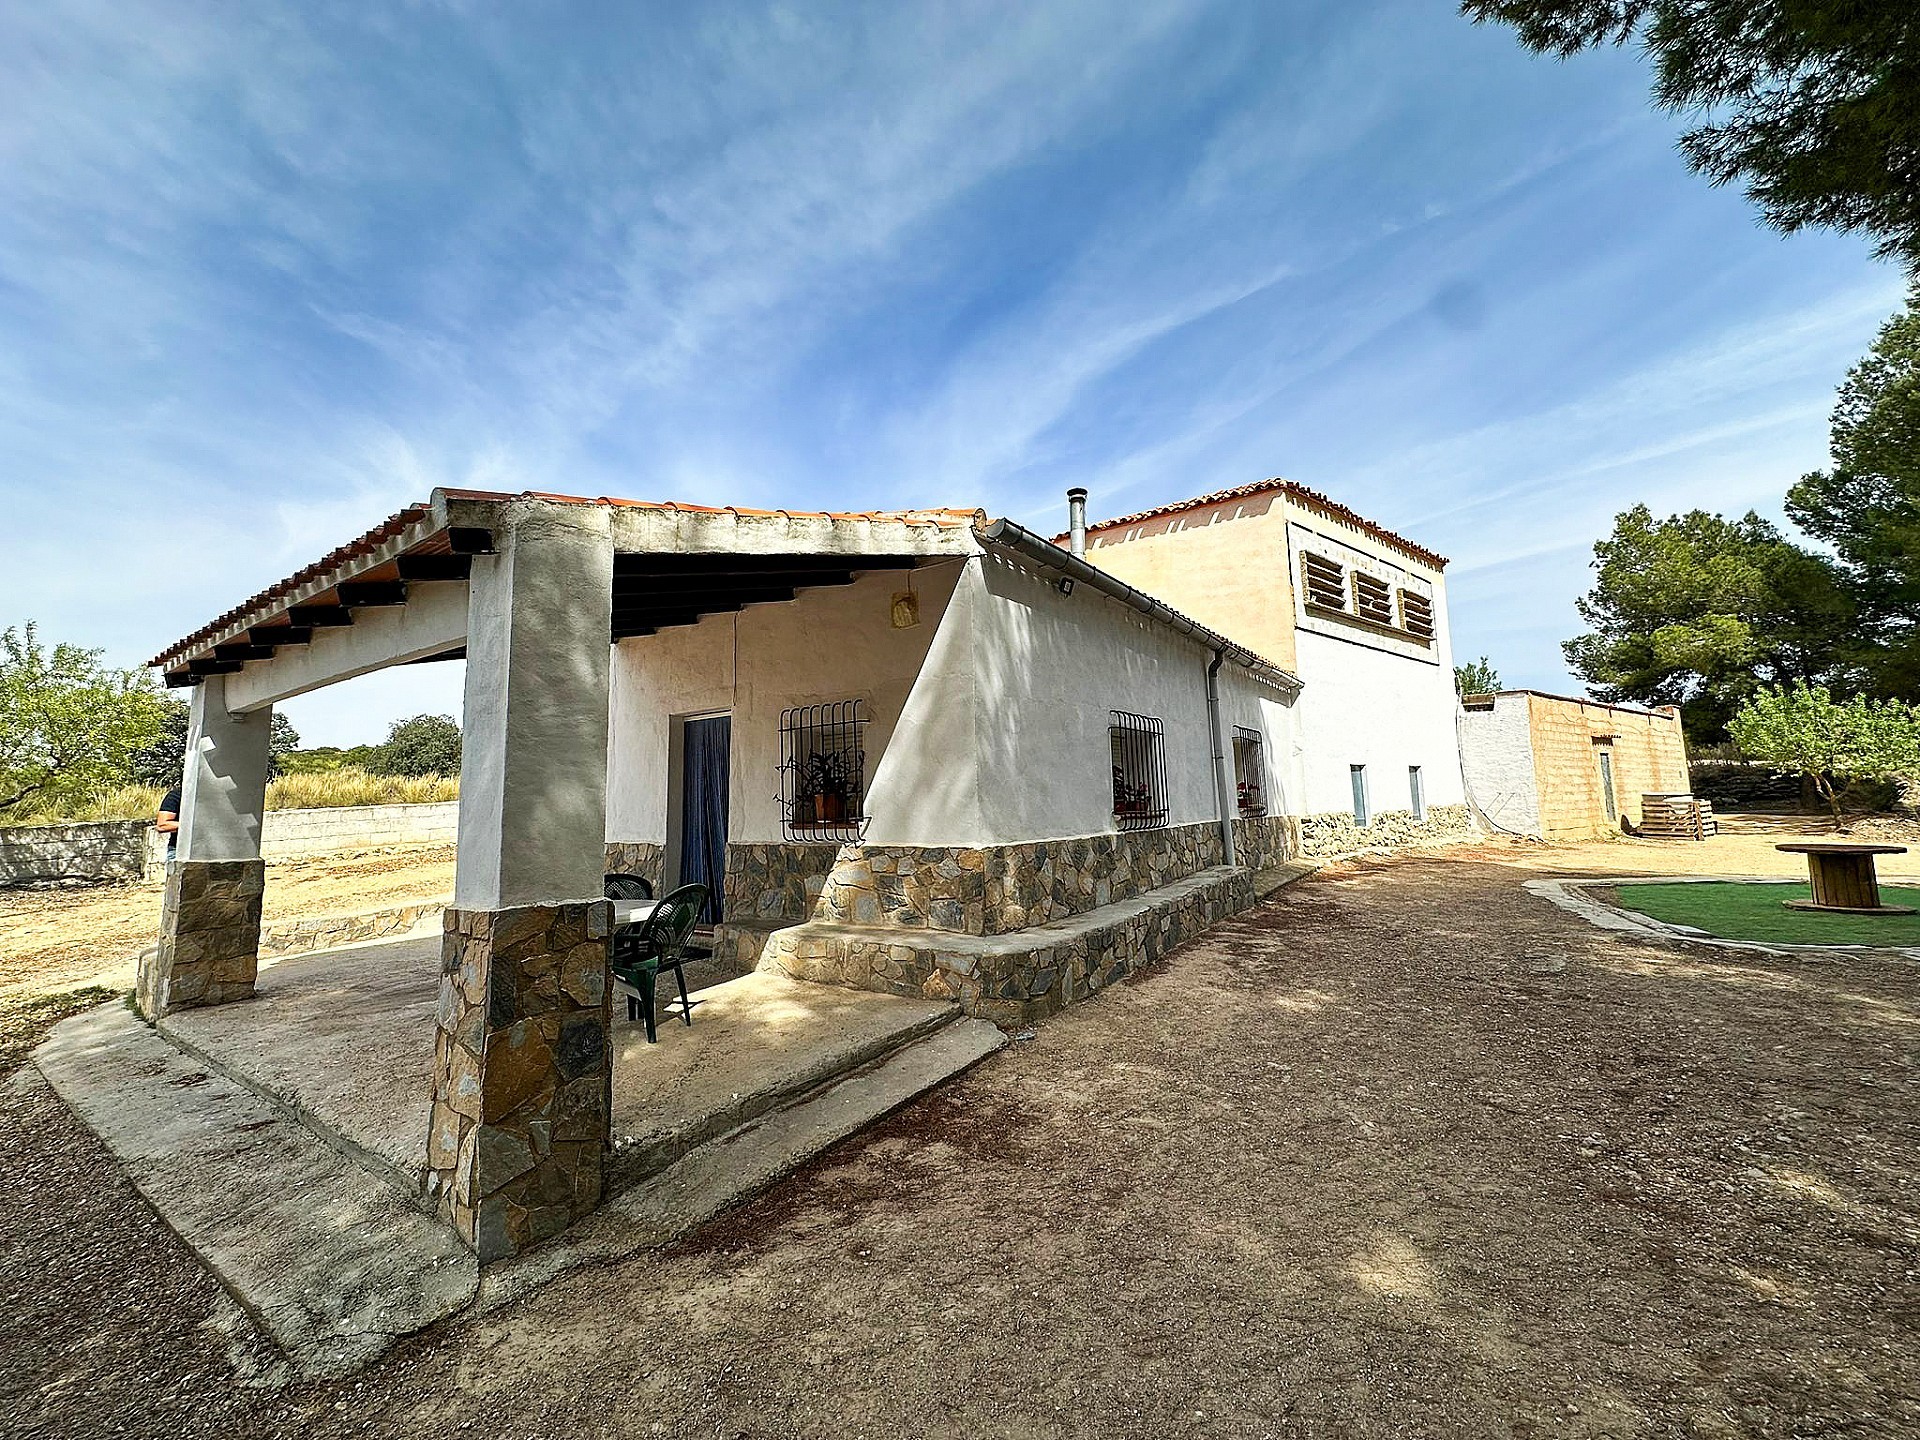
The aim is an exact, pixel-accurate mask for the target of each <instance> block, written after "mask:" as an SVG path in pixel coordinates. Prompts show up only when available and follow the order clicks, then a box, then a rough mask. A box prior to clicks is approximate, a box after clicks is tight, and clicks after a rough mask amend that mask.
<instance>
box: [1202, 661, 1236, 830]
mask: <svg viewBox="0 0 1920 1440" xmlns="http://www.w3.org/2000/svg"><path fill="white" fill-rule="evenodd" d="M1226 661H1227V652H1226V651H1224V650H1215V651H1214V652H1213V663H1212V664H1211V665H1209V666H1207V728H1208V729H1209V730H1211V731H1212V732H1213V789H1214V798H1215V799H1216V800H1217V801H1218V802H1219V806H1220V863H1221V864H1223V865H1238V864H1239V863H1240V856H1239V854H1238V852H1237V851H1236V850H1235V849H1234V845H1233V787H1232V786H1231V785H1230V784H1229V783H1228V777H1227V756H1226V747H1224V746H1223V745H1221V743H1220V667H1221V666H1222V665H1224V664H1225V663H1226Z"/></svg>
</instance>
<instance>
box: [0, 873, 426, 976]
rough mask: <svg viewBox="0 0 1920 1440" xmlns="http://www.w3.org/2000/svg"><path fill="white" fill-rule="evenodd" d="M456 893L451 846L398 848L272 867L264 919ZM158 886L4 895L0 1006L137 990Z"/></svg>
mask: <svg viewBox="0 0 1920 1440" xmlns="http://www.w3.org/2000/svg"><path fill="white" fill-rule="evenodd" d="M452 893H453V847H452V846H451V845H431V846H426V845H423V846H409V847H399V846H395V847H392V848H389V849H384V850H367V851H362V852H358V853H354V854H344V855H328V856H324V857H321V858H317V859H313V860H286V861H279V862H275V863H273V864H269V865H268V866H267V886H266V900H265V917H264V918H265V920H266V922H267V923H269V924H271V923H273V922H274V921H277V920H299V919H304V918H307V917H312V916H325V915H351V914H354V913H356V912H358V911H361V910H378V909H381V908H382V907H384V906H388V905H404V904H407V903H408V902H410V901H415V900H431V899H436V898H439V897H441V896H444V895H451V894H452ZM159 929H160V882H159V881H157V880H154V881H149V882H147V883H146V884H140V885H100V886H91V887H87V888H84V889H77V888H76V889H42V890H0V1005H5V1004H6V1003H7V1002H8V1001H9V1000H18V999H20V998H22V995H23V994H24V993H37V994H45V993H52V992H56V991H59V990H62V989H70V988H72V987H74V986H77V985H82V984H86V983H88V982H98V983H101V984H112V985H117V986H119V987H122V988H127V987H131V985H132V984H133V971H134V959H135V957H137V956H138V955H139V953H140V952H141V951H142V950H144V949H145V948H146V947H147V946H149V945H152V944H153V943H154V942H155V940H156V939H157V938H158V935H159Z"/></svg>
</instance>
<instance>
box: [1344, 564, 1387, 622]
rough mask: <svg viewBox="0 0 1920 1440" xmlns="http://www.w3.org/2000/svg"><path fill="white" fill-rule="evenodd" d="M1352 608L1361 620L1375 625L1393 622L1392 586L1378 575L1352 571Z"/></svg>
mask: <svg viewBox="0 0 1920 1440" xmlns="http://www.w3.org/2000/svg"><path fill="white" fill-rule="evenodd" d="M1353 608H1354V610H1355V611H1356V612H1357V613H1358V614H1359V616H1360V618H1361V619H1362V620H1371V621H1373V623H1374V624H1376V625H1391V624H1393V587H1392V586H1390V585H1388V584H1387V582H1386V581H1384V580H1382V579H1381V578H1380V577H1379V576H1378V575H1369V574H1367V573H1366V572H1365V571H1361V570H1356V571H1354V572H1353Z"/></svg>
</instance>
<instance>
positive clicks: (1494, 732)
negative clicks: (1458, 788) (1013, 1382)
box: [1459, 695, 1540, 835]
mask: <svg viewBox="0 0 1920 1440" xmlns="http://www.w3.org/2000/svg"><path fill="white" fill-rule="evenodd" d="M1459 733H1460V768H1461V770H1462V772H1463V773H1464V778H1465V780H1466V786H1467V794H1468V796H1470V797H1471V798H1472V800H1473V804H1474V807H1475V808H1476V809H1478V810H1479V811H1480V813H1481V814H1482V815H1484V816H1485V817H1486V818H1487V821H1488V823H1489V824H1491V825H1493V826H1494V827H1495V828H1497V829H1500V830H1505V831H1508V832H1510V833H1512V834H1515V835H1538V834H1539V833H1540V788H1539V782H1538V780H1537V779H1536V778H1535V775H1534V767H1533V729H1532V725H1531V720H1530V711H1529V705H1528V697H1527V696H1526V695H1500V696H1496V697H1494V701H1493V707H1492V708H1491V709H1488V710H1463V711H1462V712H1461V713H1460V724H1459Z"/></svg>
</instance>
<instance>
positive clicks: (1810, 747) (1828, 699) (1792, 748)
mask: <svg viewBox="0 0 1920 1440" xmlns="http://www.w3.org/2000/svg"><path fill="white" fill-rule="evenodd" d="M1727 730H1728V733H1729V734H1731V735H1732V736H1733V742H1734V744H1736V745H1738V746H1739V747H1740V750H1741V752H1742V753H1743V754H1744V755H1746V757H1747V758H1748V759H1749V760H1758V761H1759V762H1760V763H1761V764H1763V765H1766V766H1769V767H1771V768H1772V769H1775V770H1778V771H1780V772H1781V773H1783V774H1788V775H1801V776H1805V777H1806V778H1807V779H1808V780H1810V781H1812V782H1813V788H1814V789H1815V790H1816V791H1817V792H1819V795H1820V798H1821V799H1822V800H1824V801H1826V802H1827V805H1828V807H1829V808H1830V809H1831V810H1832V811H1833V821H1834V825H1835V826H1836V828H1838V829H1841V830H1845V829H1846V828H1847V826H1846V817H1845V815H1844V814H1843V813H1842V812H1841V808H1840V797H1841V796H1842V795H1843V794H1845V793H1846V790H1847V787H1848V786H1849V785H1850V784H1853V783H1854V782H1856V781H1863V780H1864V781H1874V780H1896V779H1899V778H1901V777H1902V776H1908V775H1912V774H1914V773H1916V772H1920V712H1916V711H1915V709H1914V707H1913V706H1911V705H1903V704H1902V703H1900V702H1899V701H1898V700H1869V699H1868V698H1867V697H1866V696H1864V695H1855V696H1854V697H1853V698H1851V699H1849V700H1835V699H1834V698H1833V696H1832V694H1831V693H1830V692H1829V691H1828V690H1827V687H1826V686H1824V685H1805V684H1797V685H1793V686H1790V687H1788V688H1785V689H1778V688H1773V689H1764V690H1761V691H1759V692H1758V693H1757V694H1755V695H1754V696H1753V698H1752V699H1751V700H1749V701H1748V702H1747V703H1746V705H1745V706H1743V707H1742V708H1741V710H1740V712H1739V713H1738V714H1736V715H1735V716H1734V717H1733V719H1732V720H1730V721H1729V722H1728V723H1727Z"/></svg>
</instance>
